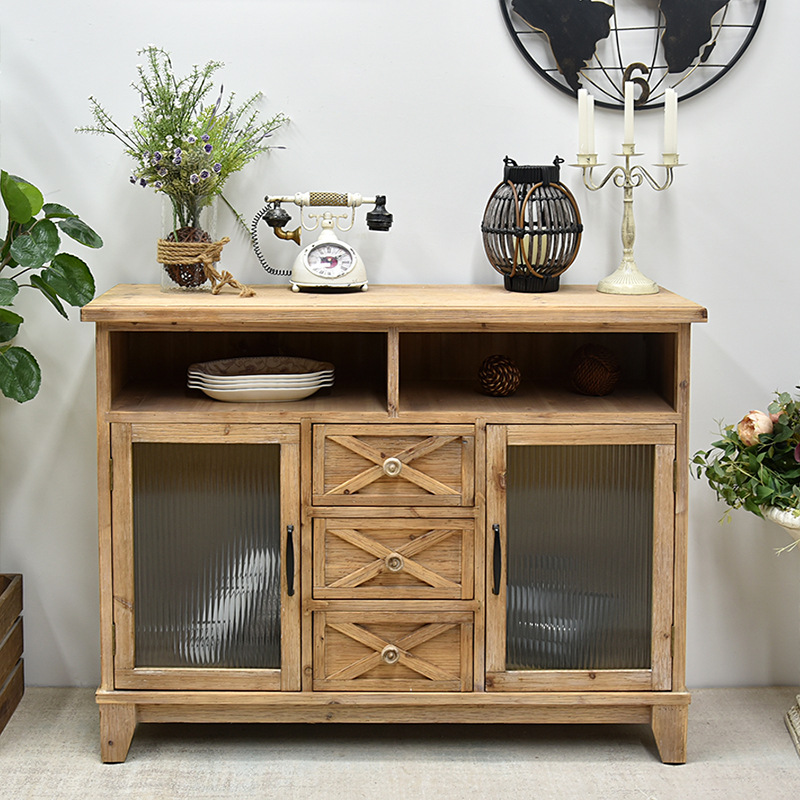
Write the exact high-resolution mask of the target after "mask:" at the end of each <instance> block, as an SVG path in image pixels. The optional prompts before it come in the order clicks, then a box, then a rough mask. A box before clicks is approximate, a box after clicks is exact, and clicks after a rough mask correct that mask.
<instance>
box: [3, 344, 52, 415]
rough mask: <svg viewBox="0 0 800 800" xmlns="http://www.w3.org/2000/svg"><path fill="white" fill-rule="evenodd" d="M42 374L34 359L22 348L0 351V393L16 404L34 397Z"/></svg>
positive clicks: (9, 348)
mask: <svg viewBox="0 0 800 800" xmlns="http://www.w3.org/2000/svg"><path fill="white" fill-rule="evenodd" d="M41 383H42V373H41V370H40V369H39V364H38V363H37V362H36V359H35V358H34V357H33V355H31V353H29V352H28V351H27V350H26V349H25V348H24V347H8V348H6V349H5V350H1V349H0V391H1V392H2V393H3V394H4V395H5V396H6V397H9V398H11V399H12V400H16V401H17V402H18V403H24V402H26V401H28V400H31V399H32V398H34V397H36V394H37V392H38V391H39V387H40V386H41Z"/></svg>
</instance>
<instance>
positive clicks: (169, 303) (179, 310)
mask: <svg viewBox="0 0 800 800" xmlns="http://www.w3.org/2000/svg"><path fill="white" fill-rule="evenodd" d="M253 288H254V289H255V291H256V295H255V297H249V298H241V297H239V295H238V294H236V293H235V292H223V293H220V294H218V295H212V294H211V293H209V292H193V293H188V292H187V293H181V294H176V293H167V292H162V291H161V290H160V288H159V287H158V286H157V285H154V284H119V285H118V286H115V287H114V288H112V289H109V290H108V291H107V292H105V293H104V294H102V295H100V296H99V297H97V298H95V299H94V300H92V301H91V302H90V303H88V304H87V305H85V306H84V307H83V308H82V309H81V319H82V320H83V321H84V322H98V323H115V324H133V325H136V324H143V323H144V324H148V325H149V326H152V325H154V324H155V325H164V326H165V328H167V329H170V328H176V327H183V326H187V327H196V326H201V327H205V326H208V327H212V328H226V327H231V328H234V329H236V328H240V327H245V326H246V327H254V326H259V325H267V326H273V325H275V326H278V325H279V326H282V327H285V326H287V325H301V326H302V327H304V328H307V329H308V328H316V329H319V330H334V329H336V330H343V329H346V328H347V327H348V326H349V325H362V326H363V325H369V326H376V327H383V328H387V327H400V328H408V329H418V330H423V329H427V328H435V329H440V330H441V329H451V330H465V329H466V328H467V327H473V328H475V329H478V330H480V329H481V328H482V327H484V326H487V327H491V328H494V329H497V328H507V329H509V330H515V329H519V330H522V329H524V326H526V325H542V324H557V325H561V326H563V325H565V324H566V325H576V326H579V327H580V326H585V325H592V324H597V325H601V326H602V327H603V328H606V329H613V328H615V327H617V326H627V325H630V324H640V325H647V326H652V325H659V324H663V325H669V324H680V323H693V322H705V321H706V319H707V312H706V309H705V308H703V307H702V306H700V305H698V304H697V303H694V302H692V301H690V300H686V299H685V298H683V297H680V296H679V295H676V294H673V293H672V292H669V291H667V290H665V289H661V290H660V291H659V293H658V294H653V295H611V294H602V293H600V292H598V291H597V290H596V289H595V287H594V286H578V285H564V286H562V287H561V288H560V289H559V290H558V291H557V292H552V293H548V294H524V293H518V292H508V291H506V290H505V289H504V288H503V287H502V286H498V285H485V284H452V285H448V284H444V285H428V284H396V285H372V286H370V288H369V291H367V292H357V293H348V294H313V293H305V292H291V291H289V289H288V287H287V286H285V285H284V286H275V285H269V286H255V287H253Z"/></svg>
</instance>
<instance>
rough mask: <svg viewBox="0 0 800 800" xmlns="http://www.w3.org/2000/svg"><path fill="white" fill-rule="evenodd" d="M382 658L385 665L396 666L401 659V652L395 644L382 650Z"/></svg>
mask: <svg viewBox="0 0 800 800" xmlns="http://www.w3.org/2000/svg"><path fill="white" fill-rule="evenodd" d="M381 658H382V659H383V662H384V663H385V664H396V663H397V661H398V659H399V658H400V651H399V650H398V649H397V647H395V646H394V645H393V644H387V645H386V647H384V648H383V650H381Z"/></svg>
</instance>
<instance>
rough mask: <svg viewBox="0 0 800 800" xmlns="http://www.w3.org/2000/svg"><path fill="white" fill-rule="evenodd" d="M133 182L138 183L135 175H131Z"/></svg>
mask: <svg viewBox="0 0 800 800" xmlns="http://www.w3.org/2000/svg"><path fill="white" fill-rule="evenodd" d="M131 183H136V176H135V175H131Z"/></svg>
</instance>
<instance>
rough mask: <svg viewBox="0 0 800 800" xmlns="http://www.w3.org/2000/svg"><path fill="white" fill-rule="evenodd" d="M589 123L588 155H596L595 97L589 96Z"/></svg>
mask: <svg viewBox="0 0 800 800" xmlns="http://www.w3.org/2000/svg"><path fill="white" fill-rule="evenodd" d="M588 111H589V114H588V116H589V121H588V123H587V126H586V127H587V128H588V131H589V133H588V146H589V149H588V150H587V152H588V153H596V152H597V151H596V150H595V149H594V97H592V96H591V95H589V108H588Z"/></svg>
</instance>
